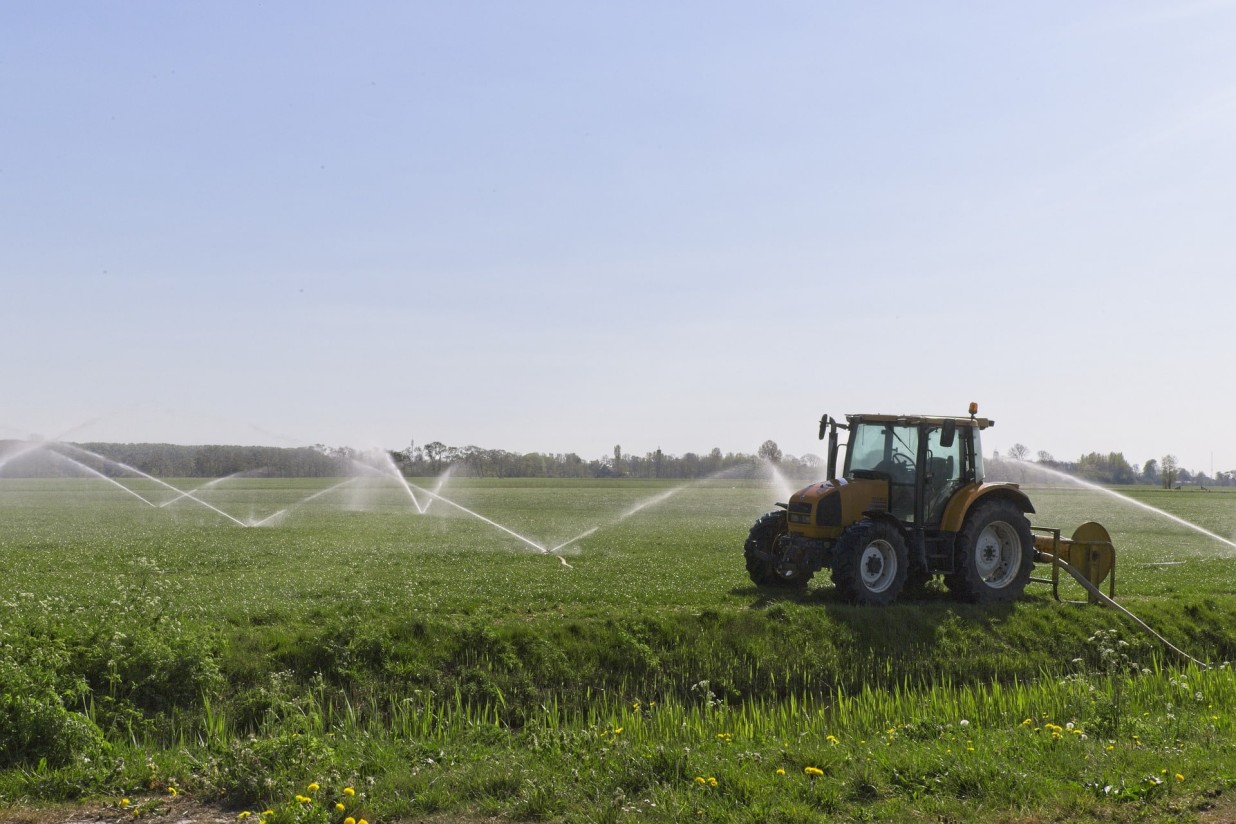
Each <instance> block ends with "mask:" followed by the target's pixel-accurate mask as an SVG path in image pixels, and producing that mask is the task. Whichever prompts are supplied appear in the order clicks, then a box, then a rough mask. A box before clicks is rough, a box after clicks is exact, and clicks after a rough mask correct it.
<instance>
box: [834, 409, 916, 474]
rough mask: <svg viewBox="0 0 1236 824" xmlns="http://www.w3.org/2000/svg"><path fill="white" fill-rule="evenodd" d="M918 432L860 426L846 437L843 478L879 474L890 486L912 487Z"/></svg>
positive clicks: (887, 426)
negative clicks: (865, 472) (863, 472)
mask: <svg viewBox="0 0 1236 824" xmlns="http://www.w3.org/2000/svg"><path fill="white" fill-rule="evenodd" d="M917 454H918V428H917V427H914V426H898V425H896V424H891V423H860V424H859V425H858V426H857V427H855V429H854V432H852V433H851V435H850V444H849V449H848V450H847V453H846V455H847V459H848V461H849V466H848V467H847V468H846V472H847V474H853V472H854V471H855V470H868V471H872V472H882V473H884V474H886V475H888V477H889V479H890V480H892V481H893V483H903V484H912V483H914V467H915V462H916V461H917Z"/></svg>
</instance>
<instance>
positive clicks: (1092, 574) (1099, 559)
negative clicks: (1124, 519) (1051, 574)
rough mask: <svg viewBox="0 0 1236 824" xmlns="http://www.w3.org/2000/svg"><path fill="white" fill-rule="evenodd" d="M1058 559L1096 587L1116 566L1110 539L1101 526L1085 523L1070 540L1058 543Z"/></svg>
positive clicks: (1114, 553) (1114, 552)
mask: <svg viewBox="0 0 1236 824" xmlns="http://www.w3.org/2000/svg"><path fill="white" fill-rule="evenodd" d="M1060 544H1061V546H1060V557H1061V559H1062V560H1065V561H1067V562H1068V563H1069V565H1071V566H1072V567H1073V568H1074V569H1076V570H1077V571H1078V572H1080V573H1081V574H1082V575H1083V576H1084V577H1085V578H1086V580H1087V581H1089V582H1090V583H1092V584H1094V585H1095V586H1096V587H1097V586H1098V585H1099V584H1101V583H1103V581H1104V580H1105V579H1106V578H1107V576H1108V575H1109V574H1111V571H1112V567H1114V566H1115V565H1116V550H1115V548H1114V547H1113V546H1112V537H1111V535H1109V534H1108V533H1107V530H1106V529H1104V528H1103V526H1102V525H1101V524H1096V523H1095V522H1094V521H1087V522H1086V523H1084V524H1082V525H1081V526H1079V527H1078V528H1077V530H1076V531H1075V532H1074V533H1073V537H1072V539H1070V540H1068V541H1061V542H1060Z"/></svg>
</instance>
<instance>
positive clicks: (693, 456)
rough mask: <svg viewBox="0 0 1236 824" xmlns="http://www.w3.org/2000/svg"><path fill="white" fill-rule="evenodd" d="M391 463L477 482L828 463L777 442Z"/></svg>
mask: <svg viewBox="0 0 1236 824" xmlns="http://www.w3.org/2000/svg"><path fill="white" fill-rule="evenodd" d="M391 457H392V459H393V460H394V461H395V463H396V465H397V466H399V468H400V470H401V471H402V472H403V473H404V474H405V475H410V476H431V475H438V474H440V473H442V472H444V471H445V470H446V468H447V467H453V469H452V472H453V473H454V474H456V475H466V476H469V477H476V478H669V479H693V478H706V477H708V476H710V475H725V476H727V477H747V476H765V475H767V473H768V470H767V466H768V465H770V464H771V465H774V466H776V467H777V471H779V472H781V473H782V474H783V475H786V476H787V477H794V478H804V477H808V478H811V477H815V476H816V475H817V474H820V473H822V472H823V462H822V461H821V460H820V459H819V458H818V457H816V456H815V455H804V456H803V457H801V458H798V457H795V456H793V455H783V454H782V452H781V450H780V449H778V448H777V445H776V443H774V442H773V441H765V442H764V444H763V445H761V446H760V448H759V450H757V451H756V453H755V454H747V453H743V452H724V453H723V452H722V451H721V450H720V449H719V448H714V449H712V450H711V451H710V452H707V453H703V454H699V453H695V452H686V453H684V454H682V455H671V454H669V453H667V452H663V451H662V450H660V449H657V450H654V451H652V452H646V453H644V454H643V455H636V454H628V453H625V452H623V451H622V447H621V446H615V447H614V451H613V453H612V454H611V455H605V456H603V457H599V458H592V459H585V458H581V457H580V456H579V455H577V454H575V453H574V452H566V453H541V452H528V453H519V452H507V451H506V450H503V449H484V448H482V447H479V446H463V447H455V446H447V445H446V444H444V443H442V442H441V441H431V442H430V443H427V444H425V445H424V446H423V447H422V446H417V445H416V444H415V443H413V444H409V446H408V447H407V448H406V449H404V450H401V451H399V452H392V453H391Z"/></svg>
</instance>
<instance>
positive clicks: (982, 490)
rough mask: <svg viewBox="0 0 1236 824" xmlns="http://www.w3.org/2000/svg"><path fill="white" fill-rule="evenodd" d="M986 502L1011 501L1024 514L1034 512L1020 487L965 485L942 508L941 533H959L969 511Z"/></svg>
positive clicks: (998, 484) (1011, 485)
mask: <svg viewBox="0 0 1236 824" xmlns="http://www.w3.org/2000/svg"><path fill="white" fill-rule="evenodd" d="M986 501H1011V502H1012V503H1013V504H1014V505H1015V506H1016V507H1017V508H1018V509H1020V510H1021V511H1022V512H1024V513H1026V514H1030V513H1033V512H1034V504H1032V503H1030V497H1029V496H1028V495H1026V493H1024V492H1022V491H1021V487H1019V486H1018V485H1017V484H1012V483H990V484H966V485H965V486H963V487H962V488H961V489H959V490H957V492H955V493H954V494H953V497H952V498H950V499H949V502H948V506H946V507H944V516H943V517H942V518H941V519H940V530H941V531H942V532H959V531H961V525H962V523H964V522H965V520H966V516H967V515H969V514H970V510H971V509H973V508H974V507H975V505H977V504H979V503H983V502H986Z"/></svg>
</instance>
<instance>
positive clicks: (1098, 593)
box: [1039, 552, 1210, 669]
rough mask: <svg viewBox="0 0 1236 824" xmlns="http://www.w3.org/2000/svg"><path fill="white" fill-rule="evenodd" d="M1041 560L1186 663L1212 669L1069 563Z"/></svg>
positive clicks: (1041, 556) (1042, 555)
mask: <svg viewBox="0 0 1236 824" xmlns="http://www.w3.org/2000/svg"><path fill="white" fill-rule="evenodd" d="M1039 560H1040V561H1042V562H1044V563H1053V564H1056V565H1057V566H1059V567H1060V568H1061V569H1063V570H1064V571H1065V572H1067V573H1069V574H1070V575H1072V576H1073V577H1074V578H1075V579H1077V583H1079V584H1081V585H1082V586H1083V587H1084V588H1085V589H1086V591H1087V592H1089V593H1090V594H1091V595H1093V596H1094V597H1095V598H1096V599H1098V601H1099V603H1100V604H1103V605H1104V606H1109V607H1114V608H1115V609H1117V610H1119V611H1120V612H1122V613H1124V614H1125V615H1127V616H1128V617H1129V618H1130V619H1131V620H1132V621H1133V623H1135V624H1137V625H1138V626H1139V627H1141V628H1142V629H1143V630H1145V631H1146V632H1147V633H1149V634H1150V635H1152V636H1154V637H1155V638H1157V639H1159V641H1160V643H1162V644H1163V646H1165V647H1167V648H1168V649H1169V650H1171V651H1172V652H1174V653H1176V654H1177V655H1179V656H1180V657H1181V658H1183V659H1185V660H1186V661H1191V662H1193V663H1194V664H1197V665H1198V666H1199V667H1201V668H1202V669H1210V665H1209V664H1206V663H1203V662H1202V661H1199V660H1197V659H1196V658H1194V657H1193V656H1192V655H1189V654H1188V653H1187V652H1185V651H1184V650H1182V649H1180V648H1179V647H1177V646H1176V645H1175V644H1173V643H1172V642H1171V641H1169V640H1167V639H1166V638H1164V637H1163V636H1162V635H1160V634H1159V633H1157V632H1155V631H1154V630H1153V629H1151V628H1150V626H1149V625H1148V624H1147V623H1146V622H1145V621H1143V620H1142V619H1141V618H1138V617H1137V616H1136V615H1134V614H1133V613H1132V612H1129V610H1127V609H1125V608H1124V607H1123V606H1121V605H1120V604H1118V603H1116V602H1115V601H1114V600H1112V599H1111V598H1109V597H1107V596H1106V595H1104V594H1103V590H1101V589H1099V588H1098V587H1097V586H1095V585H1094V584H1092V583H1091V582H1090V581H1089V580H1087V579H1086V576H1084V575H1082V574H1081V572H1079V571H1078V570H1077V569H1076V568H1075V567H1073V566H1072V565H1070V564H1069V563H1068V562H1067V561H1065V560H1062V559H1061V558H1058V557H1052V556H1051V555H1049V554H1047V553H1045V552H1044V553H1040V554H1039Z"/></svg>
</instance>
